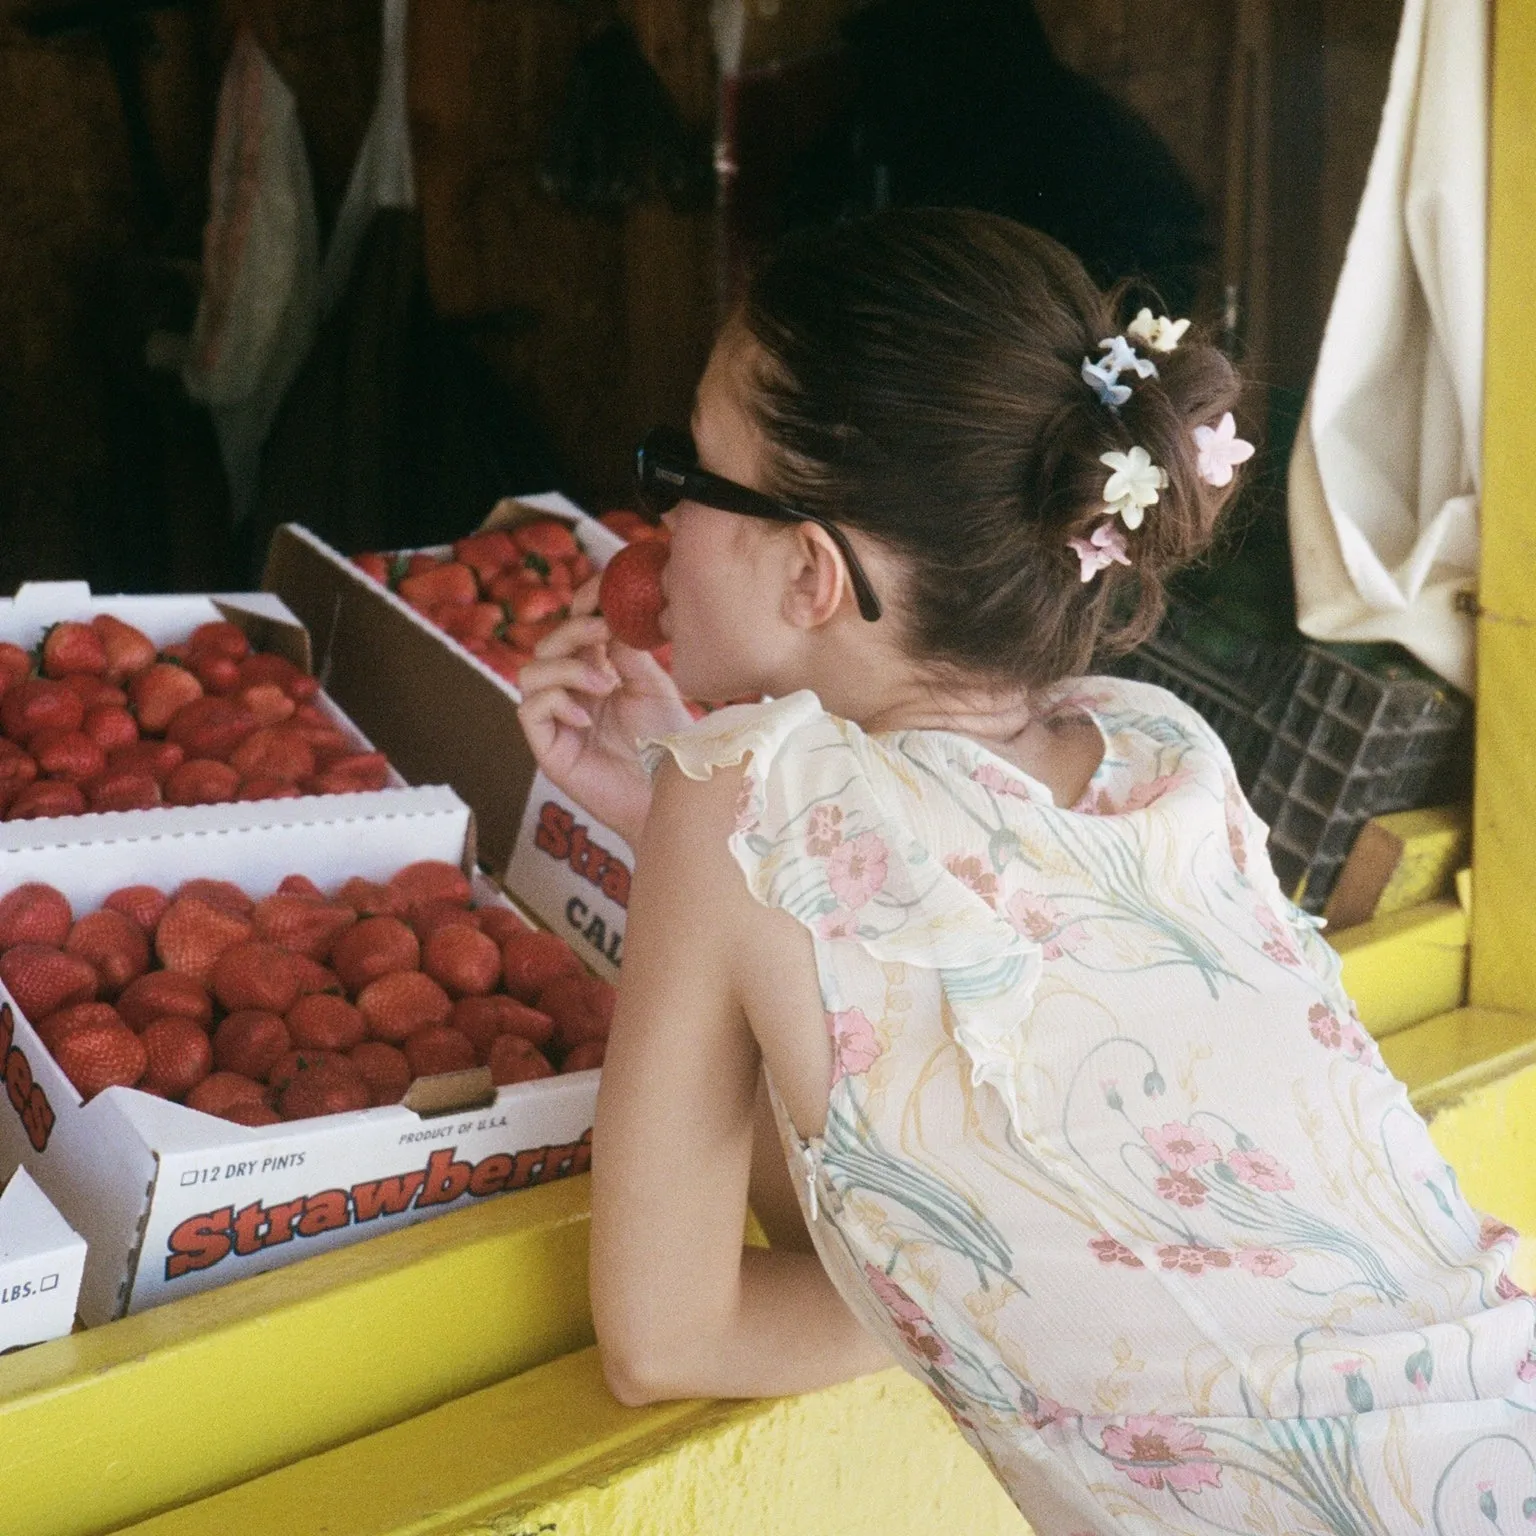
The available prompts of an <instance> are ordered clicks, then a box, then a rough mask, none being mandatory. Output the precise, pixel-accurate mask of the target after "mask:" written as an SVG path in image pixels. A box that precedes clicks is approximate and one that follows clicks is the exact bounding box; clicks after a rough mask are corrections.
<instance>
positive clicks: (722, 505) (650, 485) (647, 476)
mask: <svg viewBox="0 0 1536 1536" xmlns="http://www.w3.org/2000/svg"><path fill="white" fill-rule="evenodd" d="M635 491H636V494H637V495H638V496H639V498H640V508H639V510H640V515H641V516H642V517H644V518H645V519H646V521H647V522H652V523H654V522H657V521H659V520H660V518H661V514H662V513H663V512H670V511H671V510H672V508H673V507H675V506H676V505H677V504H678V502H680V501H696V502H698V504H699V505H700V506H702V507H715V508H716V509H718V510H719V511H721V512H739V513H740V514H741V515H742V516H743V517H762V518H767V519H768V520H769V521H770V522H775V523H815V525H816V526H817V527H818V528H820V529H822V530H823V531H824V532H825V533H826V535H827V537H828V538H829V539H831V540H832V542H833V543H834V544H836V545H837V547H838V550H839V551H840V552H841V554H842V557H843V559H844V560H846V561H847V562H848V579H849V581H850V582H852V583H853V595H854V599H855V601H856V602H857V603H858V605H859V615H860V617H862V618H865V619H868V620H869V622H870V623H871V624H872V623H874V621H875V620H876V619H878V618H879V617H880V611H881V610H880V600H879V598H877V597H876V596H875V589H874V588H873V587H872V586H870V584H869V577H867V576H866V575H865V574H864V567H863V566H862V565H860V564H859V557H858V556H857V555H856V554H854V552H853V546H852V545H850V544H849V542H848V538H847V535H846V534H844V533H843V531H842V529H840V528H838V527H836V526H835V525H834V524H832V523H829V522H828V521H827V520H826V518H824V517H817V516H815V515H814V514H813V513H810V512H802V511H800V510H799V509H798V508H797V507H792V506H790V505H789V504H788V503H787V502H783V501H775V500H774V499H773V497H771V496H765V495H764V494H763V493H762V492H761V491H754V490H753V489H752V488H751V487H750V486H745V485H738V484H737V483H736V482H735V481H734V480H727V479H725V478H723V477H722V476H720V475H712V474H710V472H709V471H708V470H707V469H700V468H699V453H698V449H697V448H695V447H694V445H693V438H692V437H691V436H690V435H689V434H688V433H687V432H684V431H682V430H680V429H679V428H677V427H654V428H652V430H651V431H649V432H647V433H646V435H645V438H644V440H643V441H642V442H641V444H640V446H639V447H638V448H637V449H636V450H635Z"/></svg>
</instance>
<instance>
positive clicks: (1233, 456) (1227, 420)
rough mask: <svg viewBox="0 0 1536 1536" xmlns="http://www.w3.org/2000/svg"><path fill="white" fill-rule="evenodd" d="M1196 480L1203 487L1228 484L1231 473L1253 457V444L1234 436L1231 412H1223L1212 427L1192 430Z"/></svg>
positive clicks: (1229, 483) (1234, 424)
mask: <svg viewBox="0 0 1536 1536" xmlns="http://www.w3.org/2000/svg"><path fill="white" fill-rule="evenodd" d="M1194 436H1195V447H1196V448H1197V449H1198V450H1199V459H1198V469H1199V472H1200V478H1201V479H1202V480H1204V481H1205V483H1206V484H1207V485H1231V483H1232V471H1233V470H1234V469H1236V468H1237V466H1238V465H1239V464H1245V463H1247V461H1248V460H1249V459H1251V458H1252V457H1253V444H1252V443H1248V442H1244V441H1243V439H1242V438H1240V437H1239V436H1238V435H1237V423H1236V422H1235V421H1234V420H1233V419H1232V412H1231V411H1225V412H1223V413H1222V418H1221V420H1220V421H1218V422H1217V423H1216V425H1215V426H1214V427H1196V428H1195V433H1194Z"/></svg>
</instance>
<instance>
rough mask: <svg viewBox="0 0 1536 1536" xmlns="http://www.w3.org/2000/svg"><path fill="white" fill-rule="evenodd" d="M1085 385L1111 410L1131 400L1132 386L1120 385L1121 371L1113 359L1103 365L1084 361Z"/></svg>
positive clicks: (1090, 359)
mask: <svg viewBox="0 0 1536 1536" xmlns="http://www.w3.org/2000/svg"><path fill="white" fill-rule="evenodd" d="M1082 374H1083V383H1085V384H1086V385H1087V386H1088V387H1089V388H1090V389H1091V390H1092V391H1093V392H1094V393H1095V394H1096V395H1097V396H1098V397H1099V400H1100V402H1101V403H1102V404H1104V405H1107V406H1108V407H1109V408H1110V410H1114V409H1116V407H1118V406H1122V405H1124V404H1125V402H1126V401H1127V400H1129V399H1130V398H1131V386H1130V385H1129V384H1121V383H1119V382H1118V381H1119V378H1120V370H1119V369H1118V368H1116V367H1114V366H1113V362H1112V360H1111V359H1109V358H1106V359H1105V360H1104V361H1103V362H1101V363H1096V362H1094V361H1093V359H1092V358H1089V357H1085V358H1084V359H1083V367H1082Z"/></svg>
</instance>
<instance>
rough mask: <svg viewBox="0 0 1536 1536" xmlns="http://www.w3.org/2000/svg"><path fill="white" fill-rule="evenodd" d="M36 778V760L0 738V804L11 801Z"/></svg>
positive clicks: (12, 742) (13, 743) (10, 742)
mask: <svg viewBox="0 0 1536 1536" xmlns="http://www.w3.org/2000/svg"><path fill="white" fill-rule="evenodd" d="M36 777H37V760H36V759H35V758H34V757H32V756H31V755H30V754H29V753H26V752H23V751H22V750H21V748H20V747H18V746H17V745H16V743H15V742H14V741H7V740H6V739H5V737H3V736H0V802H3V803H4V804H5V805H9V804H10V803H11V801H12V800H14V799H15V798H16V796H17V795H18V794H19V793H20V792H21V791H22V790H23V789H24V788H25V787H26V786H27V785H28V784H30V783H31V782H32V781H33V780H34V779H35V778H36Z"/></svg>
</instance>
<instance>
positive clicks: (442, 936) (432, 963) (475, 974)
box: [421, 923, 501, 997]
mask: <svg viewBox="0 0 1536 1536" xmlns="http://www.w3.org/2000/svg"><path fill="white" fill-rule="evenodd" d="M421 968H422V970H423V971H425V972H426V973H427V975H428V976H430V977H431V978H432V979H433V981H435V982H437V983H438V984H439V985H440V986H441V987H442V988H443V990H444V991H445V992H447V994H448V995H449V996H450V997H483V996H484V995H485V994H486V993H488V992H494V991H495V990H496V983H497V982H499V981H500V980H501V946H500V945H499V944H497V942H496V941H495V939H492V938H487V937H486V935H485V934H483V933H481V932H480V930H479V929H478V928H467V927H464V926H463V925H462V924H456V923H449V924H445V925H443V926H441V927H438V928H435V929H434V930H433V931H432V932H431V934H429V935H428V937H427V940H426V942H425V943H424V944H423V945H422V947H421Z"/></svg>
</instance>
